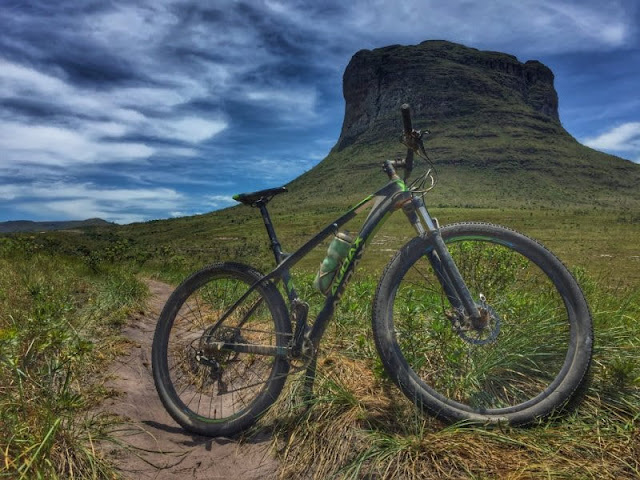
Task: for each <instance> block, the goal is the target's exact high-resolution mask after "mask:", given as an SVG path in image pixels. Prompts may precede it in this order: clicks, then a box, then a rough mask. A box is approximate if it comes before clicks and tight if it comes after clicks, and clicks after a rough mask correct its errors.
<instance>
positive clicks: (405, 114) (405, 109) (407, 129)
mask: <svg viewBox="0 0 640 480" xmlns="http://www.w3.org/2000/svg"><path fill="white" fill-rule="evenodd" d="M400 111H401V112H402V123H404V133H405V134H407V135H408V134H410V133H411V131H412V130H413V127H412V126H411V112H410V111H409V104H408V103H405V104H403V105H402V107H400Z"/></svg>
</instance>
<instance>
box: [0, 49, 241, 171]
mask: <svg viewBox="0 0 640 480" xmlns="http://www.w3.org/2000/svg"><path fill="white" fill-rule="evenodd" d="M178 83H180V82H178ZM184 84H186V85H187V86H188V87H187V88H182V87H181V86H180V85H178V86H176V88H175V90H172V89H168V88H164V87H158V88H152V87H145V88H113V89H111V90H109V91H105V92H100V91H98V92H96V91H94V90H92V89H88V88H81V87H76V86H73V85H71V84H69V83H67V82H66V81H65V80H64V79H62V78H57V77H54V76H52V75H48V74H45V73H41V72H38V71H36V70H34V69H31V68H29V67H26V66H23V65H19V64H16V63H14V62H9V61H7V60H3V59H1V58H0V99H3V98H4V99H13V100H16V99H18V100H24V101H34V100H35V101H41V102H42V103H44V104H45V105H50V106H53V105H55V106H56V108H58V109H62V110H63V111H64V115H66V116H67V117H68V123H69V124H71V125H70V126H71V127H73V128H72V129H69V128H67V127H66V126H56V125H48V126H47V125H44V126H32V125H27V124H23V126H22V127H20V126H19V124H18V123H17V122H9V123H8V125H10V126H11V127H12V128H14V129H18V130H20V135H19V136H17V137H16V136H14V138H15V139H16V141H19V142H20V143H21V144H22V146H21V147H20V148H18V147H16V146H15V145H14V148H13V149H19V150H21V151H22V152H26V151H29V152H32V153H33V154H34V155H33V157H32V158H31V162H38V161H40V160H41V159H42V158H47V159H48V160H47V161H45V162H44V163H51V162H52V161H53V162H54V163H62V164H70V163H73V162H74V161H87V160H86V159H87V158H93V159H97V160H98V161H102V162H109V161H113V158H116V159H120V158H121V157H122V154H123V153H126V148H125V145H126V144H122V143H114V142H111V141H109V142H103V141H101V140H100V137H102V136H106V137H121V136H124V135H125V134H137V135H142V136H145V135H151V136H159V137H161V139H163V140H169V141H182V142H187V143H200V142H203V141H204V140H207V139H209V138H211V137H214V136H215V135H217V134H218V133H220V132H222V131H223V130H225V129H226V128H227V126H228V123H227V121H226V120H224V119H223V118H222V116H221V115H220V114H219V113H215V112H214V113H212V114H211V116H209V117H208V118H203V117H200V116H195V115H189V116H185V115H176V114H175V113H172V108H173V107H175V106H177V105H180V104H182V103H185V102H187V101H190V100H193V99H194V98H197V95H204V93H205V92H206V89H205V88H202V87H199V86H197V85H195V86H194V84H193V82H192V81H191V80H187V81H185V82H184ZM147 109H151V110H155V111H156V112H162V113H163V115H162V116H161V117H159V118H158V117H157V116H154V117H153V118H151V117H148V116H147V115H146V114H145V113H144V111H145V110H147ZM1 112H2V110H1V109H0V113H1ZM87 117H88V118H87ZM105 119H106V120H105ZM25 129H28V130H25ZM29 130H30V131H31V132H29ZM23 133H24V134H23ZM3 137H4V142H5V145H0V148H2V146H4V147H5V148H7V147H6V143H7V142H9V143H12V142H13V141H12V140H10V139H8V138H7V137H9V135H8V134H5V135H3ZM30 137H34V138H33V140H32V141H29V142H26V143H24V142H23V140H27V139H29V138H30ZM45 137H50V138H51V139H52V140H53V141H54V144H53V145H49V144H47V148H44V145H42V144H41V143H40V142H42V141H44V142H45V143H46V140H47V139H46V138H45ZM87 137H88V138H87ZM61 142H62V143H65V144H66V145H65V146H64V148H63V145H62V144H61ZM81 147H82V148H81ZM52 150H53V153H54V155H51V153H52ZM130 150H131V153H132V155H133V158H140V157H144V156H150V155H152V154H153V153H154V151H153V149H152V148H150V147H147V148H146V149H145V148H141V146H140V145H135V147H131V148H130ZM38 153H39V154H38ZM57 153H59V154H60V155H56V154H57ZM65 153H70V157H69V158H67V159H65V158H62V155H63V154H65ZM52 157H53V158H54V160H52V159H51V158H52ZM22 158H26V157H22ZM100 159H103V160H100ZM14 160H15V157H14Z"/></svg>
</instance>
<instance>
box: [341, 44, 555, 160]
mask: <svg viewBox="0 0 640 480" xmlns="http://www.w3.org/2000/svg"><path fill="white" fill-rule="evenodd" d="M553 80H554V76H553V73H552V72H551V70H550V69H549V68H547V67H546V66H545V65H543V64H542V63H540V62H538V61H535V60H530V61H528V62H526V63H521V62H519V61H518V59H517V58H516V57H514V56H512V55H507V54H504V53H498V52H483V51H480V50H476V49H474V48H467V47H464V46H462V45H457V44H454V43H450V42H445V41H437V40H436V41H426V42H423V43H421V44H420V45H416V46H400V45H392V46H389V47H384V48H380V49H376V50H361V51H359V52H358V53H356V54H355V55H354V56H353V58H352V59H351V61H350V62H349V65H348V66H347V68H346V70H345V72H344V77H343V92H344V99H345V104H346V108H345V115H344V123H343V126H342V133H341V134H340V140H338V144H337V147H338V149H342V148H344V147H346V146H347V145H350V144H352V143H354V142H356V141H358V140H365V139H367V138H372V137H376V136H380V135H384V134H388V133H390V132H392V131H393V130H394V129H395V130H397V116H398V105H401V104H402V103H403V102H404V101H408V102H410V103H411V107H412V110H413V113H414V116H415V117H416V118H419V119H425V120H427V121H428V122H429V123H432V124H437V123H442V122H450V121H452V120H458V119H463V118H464V117H468V116H472V117H473V116H477V115H481V116H483V117H487V118H493V119H494V120H497V121H499V123H501V124H513V123H524V124H525V125H529V124H530V123H534V124H535V123H538V122H541V123H548V124H549V125H548V127H549V128H551V129H553V130H555V128H553V127H559V126H560V119H559V117H558V94H557V93H556V91H555V89H554V86H553Z"/></svg>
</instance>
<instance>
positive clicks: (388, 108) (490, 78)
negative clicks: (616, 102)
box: [290, 41, 640, 208]
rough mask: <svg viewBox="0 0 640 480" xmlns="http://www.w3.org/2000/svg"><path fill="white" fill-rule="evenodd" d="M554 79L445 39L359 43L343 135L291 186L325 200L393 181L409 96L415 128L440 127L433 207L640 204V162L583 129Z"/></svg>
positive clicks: (349, 73)
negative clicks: (597, 145)
mask: <svg viewBox="0 0 640 480" xmlns="http://www.w3.org/2000/svg"><path fill="white" fill-rule="evenodd" d="M553 82H554V75H553V72H552V71H551V70H550V69H549V68H548V67H546V66H545V65H543V64H542V63H540V62H539V61H536V60H529V61H526V62H524V63H523V62H520V61H519V60H518V59H517V58H516V57H514V56H512V55H508V54H505V53H499V52H485V51H480V50H477V49H474V48H468V47H465V46H463V45H458V44H455V43H451V42H446V41H426V42H422V43H421V44H419V45H413V46H401V45H392V46H389V47H384V48H378V49H375V50H361V51H359V52H357V53H356V54H355V55H354V56H353V57H352V59H351V61H350V62H349V64H348V66H347V68H346V69H345V72H344V77H343V94H344V99H345V115H344V121H343V125H342V132H341V134H340V138H339V139H338V141H337V143H336V145H335V147H334V148H333V150H332V151H331V153H330V154H329V155H328V157H327V158H326V159H324V160H323V161H322V162H321V163H320V164H319V165H317V166H316V167H315V168H313V169H311V170H310V171H309V172H307V173H305V174H304V175H302V176H301V177H299V178H298V179H296V180H294V181H293V182H292V183H291V185H290V186H291V189H292V190H293V191H295V190H297V189H300V191H301V194H303V195H305V196H306V197H308V198H315V199H316V200H315V203H321V202H323V201H327V199H330V200H331V201H333V199H336V198H338V197H340V199H341V200H342V201H343V202H344V198H345V197H347V198H349V199H350V200H355V199H356V198H357V197H358V196H362V195H363V194H366V193H370V192H371V191H372V189H374V188H376V187H377V186H378V185H380V184H381V182H383V181H384V179H383V178H382V177H381V176H380V174H379V171H378V169H377V168H376V165H377V164H378V163H379V162H381V161H382V160H384V159H386V158H391V157H394V156H400V155H402V153H403V147H402V145H400V143H399V141H398V139H399V136H400V134H401V131H402V122H401V118H400V106H401V105H402V104H403V103H409V104H410V105H411V110H412V117H413V119H414V128H428V129H429V130H430V131H431V135H430V136H428V137H426V143H425V144H426V148H427V151H428V152H429V153H430V155H431V157H432V159H433V160H434V163H435V165H436V167H437V170H438V172H439V174H440V175H439V179H440V185H439V187H438V188H437V189H436V190H434V192H433V193H431V194H430V197H429V199H430V204H432V205H433V204H436V205H443V206H471V207H500V206H505V205H507V206H510V207H514V206H516V207H539V206H541V207H554V208H562V207H565V206H573V207H589V208H591V207H592V206H593V207H604V208H619V207H625V208H640V188H638V185H640V165H638V164H635V163H633V162H631V161H629V160H624V159H621V158H619V157H616V156H613V155H608V154H605V153H602V152H598V151H596V150H593V149H591V148H588V147H585V146H583V145H581V144H580V143H579V142H578V141H577V140H576V139H575V138H573V137H572V136H571V135H570V134H569V133H568V132H567V131H566V130H565V129H564V127H563V126H562V123H561V119H560V118H559V115H558V101H559V100H558V94H557V93H556V90H555V88H554V85H553ZM560 101H562V99H560ZM585 101H588V99H585ZM336 203H337V202H336Z"/></svg>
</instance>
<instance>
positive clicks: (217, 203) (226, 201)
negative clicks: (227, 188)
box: [205, 195, 237, 208]
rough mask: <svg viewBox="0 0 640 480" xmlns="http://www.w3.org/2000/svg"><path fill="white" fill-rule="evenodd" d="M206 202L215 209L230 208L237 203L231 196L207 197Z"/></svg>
mask: <svg viewBox="0 0 640 480" xmlns="http://www.w3.org/2000/svg"><path fill="white" fill-rule="evenodd" d="M205 200H206V201H207V203H208V204H209V205H210V206H211V207H213V208H223V207H228V206H230V205H235V204H236V203H237V202H236V201H235V200H234V199H233V198H231V196H230V195H207V196H206V197H205Z"/></svg>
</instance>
